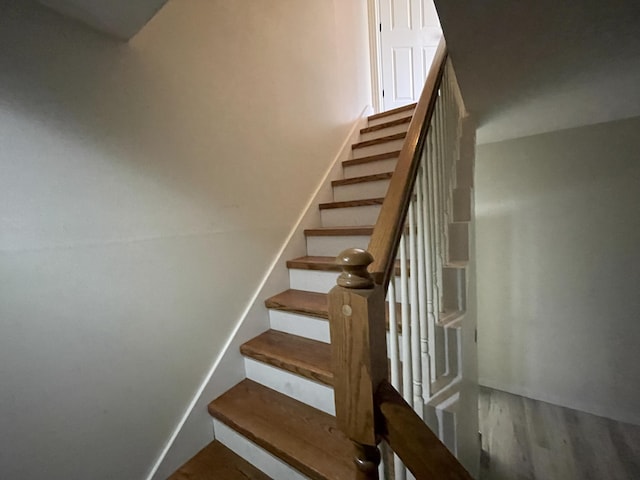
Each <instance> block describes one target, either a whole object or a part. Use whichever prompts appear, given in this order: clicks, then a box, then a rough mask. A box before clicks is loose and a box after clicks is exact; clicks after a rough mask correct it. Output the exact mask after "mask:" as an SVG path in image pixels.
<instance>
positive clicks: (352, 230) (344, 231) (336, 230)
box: [304, 225, 373, 237]
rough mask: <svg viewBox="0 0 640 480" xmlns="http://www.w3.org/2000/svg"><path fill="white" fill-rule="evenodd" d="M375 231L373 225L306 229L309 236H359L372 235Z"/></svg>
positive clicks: (305, 232) (306, 234)
mask: <svg viewBox="0 0 640 480" xmlns="http://www.w3.org/2000/svg"><path fill="white" fill-rule="evenodd" d="M372 233H373V225H365V226H355V227H320V228H308V229H306V230H305V231H304V234H305V236H307V237H337V236H342V235H346V236H351V235H354V236H357V235H363V236H364V235H371V234H372Z"/></svg>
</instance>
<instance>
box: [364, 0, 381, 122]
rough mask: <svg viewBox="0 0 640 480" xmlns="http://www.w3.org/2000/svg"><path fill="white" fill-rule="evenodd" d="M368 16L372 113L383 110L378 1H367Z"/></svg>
mask: <svg viewBox="0 0 640 480" xmlns="http://www.w3.org/2000/svg"><path fill="white" fill-rule="evenodd" d="M367 7H368V8H367V10H368V14H369V64H370V65H371V102H372V103H373V105H372V107H373V113H380V112H381V111H382V108H383V105H384V103H383V98H382V97H383V89H382V87H383V84H382V50H381V48H380V25H381V24H380V0H367Z"/></svg>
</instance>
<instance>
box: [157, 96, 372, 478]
mask: <svg viewBox="0 0 640 480" xmlns="http://www.w3.org/2000/svg"><path fill="white" fill-rule="evenodd" d="M371 112H372V109H371V106H369V105H367V106H366V107H364V108H363V110H362V112H361V113H360V116H359V118H358V119H357V120H356V121H355V122H354V123H353V125H352V127H351V130H350V131H349V133H348V135H347V136H346V138H345V140H344V142H343V143H342V145H341V147H340V149H339V151H338V153H337V154H336V156H335V157H334V159H333V161H332V162H331V164H330V166H329V167H328V168H327V170H326V172H325V175H324V177H323V178H322V180H320V182H319V183H318V186H317V188H316V190H315V191H314V193H313V194H312V195H311V196H310V198H309V201H308V202H307V204H306V205H305V207H304V209H303V210H302V212H301V214H300V216H299V217H298V220H297V222H296V223H295V224H294V226H293V227H292V229H291V231H290V232H289V235H288V236H287V239H286V240H285V241H284V242H283V244H282V247H281V248H280V250H279V251H278V253H277V254H276V255H275V257H274V260H273V262H272V263H271V265H270V266H269V268H268V269H267V271H266V273H265V275H264V277H263V279H262V281H261V282H260V284H259V286H258V288H257V289H256V291H255V293H254V295H253V296H252V297H251V299H250V300H249V302H248V303H247V307H246V308H245V310H244V312H243V314H242V315H241V317H240V319H239V320H238V322H237V323H236V325H235V327H234V329H233V331H232V332H231V334H230V335H229V338H228V340H227V342H226V343H225V347H224V348H223V350H222V352H221V353H220V354H219V355H218V356H217V357H216V359H215V360H214V362H213V363H212V365H211V368H210V369H209V371H208V373H207V375H206V377H205V378H204V379H203V381H202V383H201V384H200V386H199V388H198V390H197V391H196V392H195V394H194V396H193V398H192V401H191V402H190V403H189V405H188V407H187V408H186V410H185V412H184V414H183V416H182V417H181V419H180V421H179V422H178V424H177V425H176V427H175V429H174V430H173V432H172V434H171V436H170V438H169V440H168V441H167V443H166V445H165V446H164V448H163V449H162V451H161V452H160V454H159V455H158V458H157V460H156V461H155V463H154V465H153V467H152V469H151V471H150V472H149V474H148V475H147V477H146V480H164V479H166V478H167V477H169V476H170V475H171V474H172V473H173V472H174V471H175V470H177V469H178V468H179V467H180V466H181V465H182V464H183V463H185V462H186V461H187V460H189V458H191V457H192V456H193V452H196V451H199V450H200V449H202V448H203V447H204V446H205V445H206V444H208V443H209V442H211V440H212V439H213V438H214V434H213V426H212V423H211V416H210V415H209V414H208V412H207V405H208V404H209V402H210V401H211V399H212V398H216V397H218V396H220V395H221V394H223V393H224V392H225V391H227V390H228V389H230V388H231V387H233V386H234V385H235V384H237V383H238V382H240V381H241V380H243V379H244V378H245V377H246V375H245V367H244V357H243V356H242V354H241V353H240V346H241V345H242V344H243V343H245V342H247V341H248V340H250V339H251V338H253V337H255V336H257V335H259V334H260V333H262V332H264V331H265V330H268V329H269V315H268V309H267V308H266V307H265V306H264V299H265V298H269V297H271V296H273V295H275V294H276V293H278V292H280V291H282V290H285V289H287V288H288V287H289V271H288V269H287V265H286V261H287V260H288V259H290V258H296V257H299V256H302V255H304V254H305V252H306V240H305V236H304V230H305V229H308V228H312V227H315V226H317V225H319V224H320V212H319V210H318V208H317V205H318V204H320V203H327V202H331V201H332V199H333V189H332V186H331V181H332V180H337V179H340V178H342V162H343V161H345V160H347V159H349V158H351V145H352V144H354V143H356V142H357V141H358V139H359V137H360V129H361V128H364V127H366V126H367V117H368V115H370V114H371Z"/></svg>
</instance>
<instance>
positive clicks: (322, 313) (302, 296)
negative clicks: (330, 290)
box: [265, 289, 329, 319]
mask: <svg viewBox="0 0 640 480" xmlns="http://www.w3.org/2000/svg"><path fill="white" fill-rule="evenodd" d="M265 306H266V307H267V308H272V309H274V310H282V311H285V312H291V313H301V314H303V315H309V316H311V317H319V318H325V319H326V318H328V317H329V306H328V304H327V295H326V294H325V293H316V292H306V291H304V290H294V289H289V290H285V291H284V292H281V293H279V294H277V295H274V296H273V297H271V298H268V299H267V300H266V301H265Z"/></svg>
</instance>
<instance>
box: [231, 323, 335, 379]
mask: <svg viewBox="0 0 640 480" xmlns="http://www.w3.org/2000/svg"><path fill="white" fill-rule="evenodd" d="M240 352H241V353H242V354H243V355H245V356H247V357H251V358H253V359H254V360H258V361H260V362H264V363H267V364H269V365H273V366H274V367H278V368H281V369H283V370H287V371H289V372H292V373H297V374H298V375H301V376H303V377H306V378H309V379H311V380H315V381H317V382H321V383H324V384H325V385H333V372H332V371H331V345H329V344H328V343H323V342H319V341H317V340H311V339H309V338H305V337H299V336H297V335H291V334H289V333H284V332H279V331H277V330H267V331H266V332H264V333H262V334H260V335H258V336H257V337H255V338H253V339H251V340H249V341H248V342H247V343H245V344H243V345H242V346H241V347H240Z"/></svg>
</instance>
